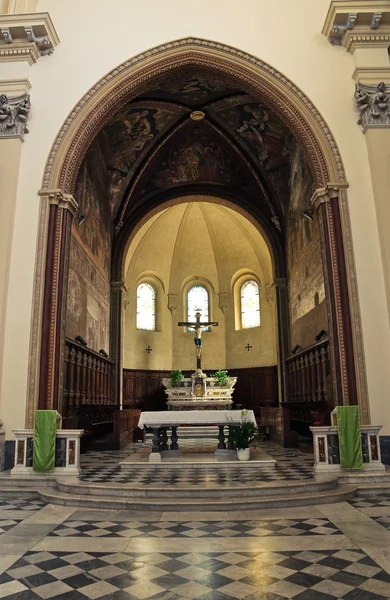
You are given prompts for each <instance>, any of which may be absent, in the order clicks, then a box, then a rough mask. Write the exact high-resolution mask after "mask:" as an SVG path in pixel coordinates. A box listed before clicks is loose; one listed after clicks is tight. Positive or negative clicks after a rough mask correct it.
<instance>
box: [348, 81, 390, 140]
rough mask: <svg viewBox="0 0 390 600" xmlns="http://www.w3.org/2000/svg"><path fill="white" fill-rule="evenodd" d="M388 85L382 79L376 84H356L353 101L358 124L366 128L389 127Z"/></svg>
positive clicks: (389, 89)
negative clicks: (356, 111)
mask: <svg viewBox="0 0 390 600" xmlns="http://www.w3.org/2000/svg"><path fill="white" fill-rule="evenodd" d="M389 92H390V86H389V85H386V84H385V83H384V82H383V81H382V82H381V83H378V85H376V86H372V85H363V84H361V83H357V84H356V88H355V102H356V108H357V110H358V112H359V119H358V125H361V126H362V127H363V131H366V129H370V128H375V127H381V128H385V127H390V105H389Z"/></svg>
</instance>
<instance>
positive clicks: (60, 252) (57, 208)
mask: <svg viewBox="0 0 390 600" xmlns="http://www.w3.org/2000/svg"><path fill="white" fill-rule="evenodd" d="M39 195H40V196H41V197H42V199H43V201H46V202H47V203H48V211H47V212H48V217H47V219H48V224H47V241H46V266H45V273H44V278H45V282H44V291H43V311H42V326H41V346H40V364H39V384H38V403H37V404H38V408H40V409H55V410H58V411H59V412H60V413H61V398H62V375H63V363H64V345H65V344H64V341H65V320H66V303H67V287H68V271H69V253H70V239H71V228H72V219H73V215H74V214H75V213H76V212H77V202H76V201H75V199H74V198H73V196H71V195H70V194H64V193H63V192H62V191H61V190H40V192H39Z"/></svg>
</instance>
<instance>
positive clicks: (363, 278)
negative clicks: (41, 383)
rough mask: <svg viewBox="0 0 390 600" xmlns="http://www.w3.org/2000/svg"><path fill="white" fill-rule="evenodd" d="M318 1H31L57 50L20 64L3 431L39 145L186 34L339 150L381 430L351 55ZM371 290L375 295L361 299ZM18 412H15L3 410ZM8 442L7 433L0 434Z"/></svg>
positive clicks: (13, 417)
mask: <svg viewBox="0 0 390 600" xmlns="http://www.w3.org/2000/svg"><path fill="white" fill-rule="evenodd" d="M328 5H329V0H315V1H313V0H278V1H277V2H270V1H269V0H241V2H236V0H213V1H212V2H210V0H198V2H197V3H196V4H195V5H194V4H191V3H185V2H179V1H178V0H164V2H161V0H150V1H149V2H140V1H137V0H133V1H132V2H129V0H111V1H110V2H106V1H103V0H82V1H80V0H66V1H62V2H61V1H60V0H39V2H38V8H37V10H38V11H49V12H50V14H51V17H52V19H53V22H54V24H55V26H56V28H57V31H58V34H59V37H60V40H61V44H60V45H59V46H58V48H57V49H56V50H55V53H54V55H53V56H50V57H44V58H42V59H40V60H39V61H38V63H37V64H36V65H34V66H33V67H32V69H31V76H30V79H31V83H32V86H33V87H32V92H31V101H32V110H31V119H30V122H29V128H30V134H29V135H28V136H27V137H26V141H25V144H24V146H23V151H22V163H21V175H20V180H19V193H18V198H17V206H16V213H15V228H14V242H13V251H12V257H11V274H10V282H9V298H8V304H7V306H8V309H7V323H6V332H5V336H6V352H5V356H4V371H5V373H4V377H3V382H2V390H1V393H2V400H1V402H2V404H3V405H4V402H6V403H11V406H12V409H11V410H7V411H6V412H4V413H3V417H4V420H5V427H6V428H7V431H8V432H9V429H10V428H15V427H22V426H23V425H24V409H23V403H24V399H25V397H26V386H27V363H28V351H29V335H30V316H31V294H32V284H33V272H34V260H35V258H34V255H35V248H36V231H37V221H38V198H37V196H36V193H37V190H38V189H39V188H40V184H41V178H42V174H43V170H44V165H45V161H46V159H47V156H48V153H49V150H50V146H51V144H52V143H53V141H54V139H55V136H56V134H57V132H58V130H59V128H60V127H61V124H62V123H63V121H64V120H65V118H66V116H67V115H68V113H69V111H70V110H71V108H72V107H73V105H74V104H75V103H76V102H77V101H78V100H79V99H80V98H81V96H82V95H83V94H84V93H85V92H86V91H87V90H88V88H89V87H90V86H92V85H93V84H94V83H95V82H96V81H97V80H98V79H99V78H101V77H102V76H103V75H104V74H105V73H106V72H107V71H109V70H111V69H112V68H113V67H115V66H116V65H118V64H119V63H121V62H122V61H124V60H126V59H128V58H129V57H131V56H133V55H135V54H137V53H139V52H141V51H144V50H146V49H148V48H150V47H153V46H156V45H158V44H161V43H163V42H167V41H169V40H174V39H177V38H182V37H185V36H196V37H202V38H206V39H211V40H215V41H219V42H223V43H226V44H229V45H232V46H235V47H237V48H240V49H242V50H244V51H246V52H248V53H251V54H253V55H255V56H258V57H260V58H261V59H263V60H265V61H266V62H268V63H270V64H271V65H272V66H273V67H275V68H276V69H278V70H280V71H281V72H283V73H284V74H285V75H286V76H287V77H289V78H290V79H291V80H292V81H294V82H295V84H297V85H298V86H299V87H300V88H301V89H302V90H303V91H304V92H305V93H306V94H307V95H308V96H309V98H310V99H311V100H312V101H313V103H314V104H315V105H316V106H317V108H318V110H319V111H320V112H321V114H322V115H323V117H324V118H325V120H326V121H327V123H328V125H329V126H330V129H331V130H332V132H333V134H334V136H335V138H336V141H337V143H338V145H339V147H340V151H341V156H342V157H343V160H344V164H345V167H346V173H347V178H348V181H349V183H350V190H349V199H350V211H351V220H352V230H353V238H354V246H355V255H356V265H357V277H358V284H359V290H360V303H361V310H362V318H363V333H364V342H365V350H366V360H367V370H368V383H369V393H370V398H371V403H372V404H374V405H375V406H376V409H375V411H374V414H375V418H376V420H381V421H382V422H383V423H386V428H385V430H384V433H386V434H390V413H389V411H387V412H386V414H385V411H384V410H383V411H382V409H381V408H379V409H378V407H382V406H384V403H385V401H386V397H387V393H388V392H387V390H388V389H389V388H390V370H389V368H388V365H389V363H390V336H389V327H388V318H387V307H386V300H385V290H384V280H383V270H382V262H381V255H380V248H379V241H378V235H377V224H376V215H375V210H374V203H373V196H372V189H371V180H370V172H369V165H368V160H367V152H366V145H365V140H364V136H363V135H362V132H361V130H360V128H359V127H358V126H357V125H356V114H355V110H354V106H353V92H354V84H353V80H352V78H351V75H352V71H353V61H352V57H351V56H350V55H349V54H347V52H346V51H345V50H344V49H343V48H338V47H332V46H330V45H329V44H328V42H327V40H326V39H325V38H324V37H323V36H322V35H321V33H320V32H321V29H322V25H323V22H324V18H325V14H326V11H327V8H328ZM373 288H374V289H375V294H373V293H372V290H373ZM16 406H18V410H16V409H15V407H16ZM7 435H9V433H8V434H7Z"/></svg>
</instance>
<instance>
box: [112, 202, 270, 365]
mask: <svg viewBox="0 0 390 600" xmlns="http://www.w3.org/2000/svg"><path fill="white" fill-rule="evenodd" d="M273 280H274V278H273V265H272V258H271V254H270V250H269V248H268V245H267V243H266V240H265V239H264V237H263V235H262V234H261V233H260V231H259V230H258V229H257V228H256V227H255V226H254V225H253V223H251V222H250V221H249V219H248V218H247V217H246V216H244V215H243V214H240V213H239V212H237V210H235V209H234V208H232V205H230V204H229V203H226V201H223V200H221V199H220V198H215V197H207V196H189V197H185V198H181V199H176V201H175V202H170V203H167V205H163V206H162V207H161V211H160V212H158V213H157V214H155V215H153V216H151V217H150V218H149V219H146V221H145V223H144V224H143V225H142V226H141V227H140V229H139V230H138V232H137V233H136V235H135V236H134V239H133V241H132V243H131V245H130V247H129V251H128V254H127V257H126V278H125V287H126V292H125V302H124V306H125V310H124V313H125V317H124V328H123V335H124V355H123V366H124V368H131V369H154V370H169V369H185V370H191V369H194V368H195V366H196V359H195V352H194V343H193V332H191V331H188V329H187V328H185V327H179V326H178V322H179V321H186V320H187V319H189V320H191V318H192V319H193V317H194V307H196V308H197V309H200V310H201V315H202V320H203V321H208V320H211V321H217V322H218V326H216V327H211V328H210V329H209V330H208V331H206V332H205V333H204V335H203V339H204V342H203V354H202V367H203V368H204V369H206V370H210V369H214V370H216V369H221V368H245V367H255V366H256V367H258V366H271V365H276V364H277V352H276V312H275V311H276V307H275V289H274V285H273ZM248 284H249V287H248ZM245 286H246V287H245ZM250 286H252V287H250ZM252 289H253V292H254V294H253V295H254V299H253V302H254V304H253V307H254V310H251V305H250V304H249V302H251V300H252V298H251V296H250V294H251V290H252ZM245 290H247V291H245ZM256 294H257V296H256ZM151 301H152V304H153V310H152V311H151V310H150V306H151ZM257 302H258V304H256V303H257ZM245 303H246V304H245ZM245 307H246V312H245V313H244V312H243V311H244V308H245ZM142 314H144V315H149V317H150V318H149V321H146V322H145V320H143V319H142ZM247 345H249V346H251V348H250V349H249V351H248V349H247V348H246V347H247ZM148 348H149V349H150V348H151V350H148Z"/></svg>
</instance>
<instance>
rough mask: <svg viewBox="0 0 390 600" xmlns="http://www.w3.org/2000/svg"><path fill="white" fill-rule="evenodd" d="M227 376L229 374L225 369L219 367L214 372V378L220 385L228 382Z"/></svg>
mask: <svg viewBox="0 0 390 600" xmlns="http://www.w3.org/2000/svg"><path fill="white" fill-rule="evenodd" d="M228 378H229V375H228V372H227V371H225V369H219V370H218V371H215V373H214V379H215V381H216V382H217V383H218V385H220V386H222V385H226V384H227V382H228Z"/></svg>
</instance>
